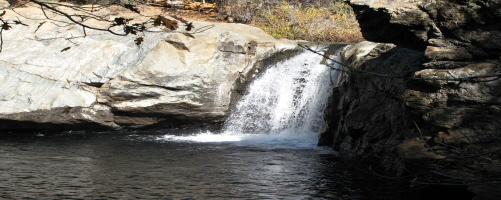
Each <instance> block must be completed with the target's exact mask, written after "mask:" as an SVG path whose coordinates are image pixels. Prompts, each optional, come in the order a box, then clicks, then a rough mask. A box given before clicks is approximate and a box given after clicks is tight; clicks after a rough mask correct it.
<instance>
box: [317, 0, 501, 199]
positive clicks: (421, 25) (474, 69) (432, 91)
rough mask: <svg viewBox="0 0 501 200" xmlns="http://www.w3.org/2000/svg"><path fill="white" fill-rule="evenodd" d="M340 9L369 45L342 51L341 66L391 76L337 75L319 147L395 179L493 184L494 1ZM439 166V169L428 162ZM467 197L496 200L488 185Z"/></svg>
mask: <svg viewBox="0 0 501 200" xmlns="http://www.w3.org/2000/svg"><path fill="white" fill-rule="evenodd" d="M350 4H351V5H352V7H353V9H354V11H355V12H356V14H357V19H358V21H359V24H360V26H361V28H362V32H363V35H364V37H365V38H366V39H367V40H369V41H371V42H363V43H359V44H356V45H353V46H351V47H350V48H349V49H347V50H346V51H345V52H344V53H343V54H342V56H343V59H344V62H345V63H346V64H347V65H349V66H351V67H354V68H357V69H362V70H366V71H370V72H375V73H379V74H384V75H390V76H392V77H385V76H367V74H364V73H362V74H359V73H358V74H357V73H355V72H354V73H348V74H344V75H343V76H341V83H340V85H339V87H338V88H337V89H335V91H334V96H333V98H332V104H331V109H330V110H329V111H328V112H329V113H330V116H331V117H332V118H331V119H330V125H329V130H328V131H327V132H326V133H324V134H322V136H321V138H320V144H321V145H331V146H333V147H334V148H335V149H336V150H338V151H340V152H342V153H344V154H345V155H350V156H354V157H364V158H372V159H374V158H379V159H376V160H378V163H380V164H381V165H382V166H384V167H386V168H387V169H393V170H394V171H396V172H397V173H402V172H403V169H404V168H405V169H407V170H410V171H413V172H416V173H429V174H432V175H434V176H435V177H436V176H438V177H440V176H441V177H442V178H444V177H446V178H451V177H454V178H455V179H453V180H455V181H463V182H464V183H472V181H471V180H475V179H477V178H480V179H479V180H483V181H486V179H482V177H489V176H490V177H500V176H501V173H499V172H500V171H501V170H500V169H501V168H500V167H499V166H500V165H499V163H500V162H499V158H500V155H499V151H498V150H499V149H501V142H500V140H499V138H500V136H501V133H500V132H499V130H500V129H501V112H500V110H501V89H499V88H500V86H501V79H500V77H501V67H500V63H501V61H500V50H501V45H500V44H501V32H500V30H501V29H500V26H501V23H500V21H499V20H498V19H499V18H500V17H501V16H500V14H501V3H500V2H499V1H495V0H482V1H480V0H456V1H429V0H408V1H391V0H384V1H383V0H371V1H368V0H367V1H366V0H352V1H350ZM372 42H379V43H372ZM479 154H482V158H480V157H479V156H478V155H479ZM374 155H376V156H375V157H374ZM475 155H476V156H475ZM484 156H485V157H484ZM447 158H450V159H449V160H448V161H449V162H447V163H449V164H448V165H447V167H444V162H438V161H439V160H447ZM460 158H465V159H460ZM482 159H486V160H489V161H486V162H480V160H482ZM452 160H454V162H452ZM433 161H437V162H433ZM437 163H438V164H437ZM479 163H483V164H482V165H480V164H479ZM433 170H435V171H433ZM432 171H433V173H431V172H432ZM480 172H481V173H480ZM432 175H430V176H432ZM449 180H450V179H449ZM477 183H479V182H477ZM497 186H499V185H497ZM469 190H471V191H473V192H475V193H477V194H478V195H477V196H476V197H475V198H477V199H495V198H496V196H497V197H499V195H500V194H499V190H498V189H494V188H492V185H482V186H478V185H476V184H475V183H473V184H471V185H470V186H469Z"/></svg>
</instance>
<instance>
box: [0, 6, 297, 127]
mask: <svg viewBox="0 0 501 200" xmlns="http://www.w3.org/2000/svg"><path fill="white" fill-rule="evenodd" d="M16 12H17V13H14V12H12V11H11V10H6V14H5V15H4V16H2V17H3V19H4V20H17V19H18V18H19V20H21V21H22V22H23V23H24V24H25V25H26V26H25V25H13V28H12V29H10V30H4V31H3V33H2V34H3V41H4V43H3V51H2V52H1V53H0V86H1V87H2V88H3V89H2V90H1V91H0V128H1V129H38V128H58V129H59V128H61V129H67V128H68V127H75V128H76V129H79V127H89V128H90V127H101V128H119V127H123V126H131V127H138V126H147V125H159V124H164V125H168V124H171V125H172V124H179V123H184V124H186V123H195V122H196V123H215V122H220V121H221V120H223V119H224V117H225V116H226V115H227V114H228V110H229V108H230V105H231V104H232V101H233V100H234V98H233V99H232V96H235V95H233V94H234V93H235V90H236V88H237V86H239V85H242V84H243V83H244V82H246V81H248V79H249V78H250V77H252V75H253V74H255V73H257V72H258V71H259V66H258V63H259V61H260V60H263V59H265V58H267V57H269V56H270V55H272V54H274V53H276V52H281V51H283V50H287V49H293V48H295V47H296V43H295V42H293V41H286V40H276V39H274V38H272V37H271V36H269V35H267V34H266V33H264V32H263V31H262V30H260V29H258V28H255V27H251V26H247V25H241V24H218V23H214V24H211V23H207V22H193V25H194V26H195V27H198V28H201V27H206V29H205V31H199V32H197V33H195V34H192V35H191V36H190V35H186V34H183V32H182V31H171V30H168V29H167V30H165V27H164V28H159V27H150V31H153V32H145V34H144V35H132V34H130V35H128V36H124V37H123V36H116V35H113V34H109V33H107V32H102V31H96V30H91V29H86V30H85V34H86V35H85V37H84V30H83V29H82V27H80V26H74V25H68V24H65V23H63V22H58V21H55V20H61V21H65V20H67V19H65V18H64V17H62V16H60V15H54V14H51V13H49V15H50V16H49V17H51V19H53V20H52V21H51V20H47V19H46V17H45V16H44V14H43V12H42V11H41V10H40V9H39V8H38V7H31V6H27V7H23V8H17V9H16ZM95 14H96V15H100V16H108V17H109V18H110V19H114V18H115V17H117V16H121V17H124V18H133V19H134V20H137V21H140V22H141V21H147V20H148V19H149V18H148V17H145V16H141V15H138V14H137V13H135V12H132V11H130V10H127V9H124V8H121V7H109V8H107V9H101V10H99V11H96V13H95ZM150 14H151V13H150ZM134 22H135V21H131V22H130V23H134ZM85 23H86V24H87V25H90V26H95V27H101V26H103V27H106V24H103V22H100V21H97V20H92V19H90V20H87V21H86V22H85ZM150 26H151V25H150ZM155 31H156V32H155ZM138 37H142V38H143V40H144V41H143V42H142V43H141V44H140V45H137V44H136V42H135V39H137V38H138ZM14 122H15V123H14ZM22 122H27V123H26V125H25V126H23V125H20V124H23V123H22ZM28 122H29V123H28Z"/></svg>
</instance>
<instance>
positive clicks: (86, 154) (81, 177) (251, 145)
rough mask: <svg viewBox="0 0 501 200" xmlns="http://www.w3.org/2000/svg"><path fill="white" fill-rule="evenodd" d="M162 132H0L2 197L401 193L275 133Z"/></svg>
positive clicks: (289, 196)
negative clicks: (195, 137) (218, 137)
mask: <svg viewBox="0 0 501 200" xmlns="http://www.w3.org/2000/svg"><path fill="white" fill-rule="evenodd" d="M165 133H166V132H157V133H151V132H150V133H138V132H136V133H123V132H122V133H106V134H89V133H87V134H77V135H53V136H30V137H17V138H16V137H14V138H13V137H0V160H1V162H0V171H1V172H2V173H0V198H1V199H21V198H36V199H68V198H73V199H83V198H87V199H110V198H116V199H133V198H138V199H404V198H402V196H401V194H400V193H390V194H387V193H379V192H380V191H389V192H395V191H399V190H400V189H399V188H395V185H396V184H394V183H388V182H387V181H386V180H380V179H377V178H375V177H373V176H371V175H369V174H365V173H361V172H358V171H356V170H353V169H351V168H350V166H349V165H348V164H346V163H343V162H340V161H337V160H336V159H337V157H336V155H335V153H334V152H332V151H330V150H328V149H325V148H317V147H315V146H310V147H307V146H308V145H307V144H309V142H308V141H307V140H306V141H302V142H303V143H301V140H299V139H297V138H296V139H294V138H293V139H291V140H290V141H289V142H292V143H294V141H296V142H298V143H299V144H296V145H292V146H291V147H285V146H284V144H280V143H277V142H273V139H271V140H268V142H266V141H267V140H265V139H256V138H251V139H250V140H245V139H242V140H241V141H222V142H196V141H186V140H185V141H179V140H173V139H165V137H164V136H163V135H164V134H165ZM188 135H190V134H188ZM178 139H179V138H178ZM282 139H283V138H282ZM276 141H278V140H276ZM273 145H277V146H276V147H273ZM378 191H379V192H378Z"/></svg>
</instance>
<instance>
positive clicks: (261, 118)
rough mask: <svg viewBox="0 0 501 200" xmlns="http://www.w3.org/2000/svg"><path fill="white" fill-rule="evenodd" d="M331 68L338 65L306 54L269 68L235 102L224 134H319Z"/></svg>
mask: <svg viewBox="0 0 501 200" xmlns="http://www.w3.org/2000/svg"><path fill="white" fill-rule="evenodd" d="M326 48H328V47H326V46H324V47H317V48H316V49H315V50H316V51H319V52H322V51H325V50H326ZM322 61H324V62H322ZM331 67H334V68H338V67H339V66H337V64H333V63H330V62H327V63H325V60H324V58H323V57H321V56H319V55H316V54H314V53H312V52H309V51H305V52H303V53H301V54H299V55H297V56H295V57H293V58H290V59H288V60H285V61H283V62H281V63H279V64H277V65H276V66H273V67H270V68H269V69H268V70H266V72H265V73H264V74H262V76H260V77H259V78H258V79H256V80H255V81H254V82H253V83H252V84H251V85H250V87H249V91H248V93H247V94H246V95H245V96H244V97H242V99H241V100H240V101H239V102H238V104H237V106H236V109H235V110H234V111H233V112H232V114H231V115H230V117H229V118H228V120H227V121H226V123H225V127H224V134H229V135H238V134H270V135H283V134H285V135H298V134H306V135H309V134H315V133H319V132H321V131H323V130H324V129H325V121H324V109H325V106H326V105H327V99H328V97H329V95H330V92H331V91H332V88H333V87H334V84H335V83H334V81H335V80H336V79H337V71H335V70H332V69H331Z"/></svg>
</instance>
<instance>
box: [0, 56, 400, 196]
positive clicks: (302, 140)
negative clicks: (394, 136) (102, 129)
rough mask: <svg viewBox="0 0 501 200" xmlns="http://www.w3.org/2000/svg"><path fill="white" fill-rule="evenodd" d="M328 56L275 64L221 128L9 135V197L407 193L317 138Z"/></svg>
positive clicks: (3, 158) (5, 175)
mask: <svg viewBox="0 0 501 200" xmlns="http://www.w3.org/2000/svg"><path fill="white" fill-rule="evenodd" d="M337 47H339V48H342V46H337ZM323 48H327V47H317V50H319V51H320V50H322V49H323ZM322 62H325V61H324V60H323V58H322V57H321V56H318V55H315V54H313V53H311V52H303V53H300V54H299V55H296V56H294V57H292V58H290V59H288V60H285V61H283V62H280V63H278V64H276V65H275V66H269V67H268V68H267V69H266V70H265V71H264V72H263V73H261V74H259V75H258V76H257V77H256V79H255V80H254V81H253V82H252V83H251V85H249V88H248V90H247V92H246V93H247V94H245V95H244V96H243V97H242V98H241V99H240V101H239V102H238V103H237V105H236V106H235V108H234V110H233V112H232V113H231V116H230V117H229V118H228V120H227V121H226V123H225V125H224V129H223V130H222V131H221V132H217V133H212V132H208V131H206V132H200V130H198V129H192V130H190V129H167V130H151V131H138V130H136V131H127V130H124V131H119V132H111V133H109V132H106V133H91V132H85V131H76V132H71V133H64V134H57V133H53V134H39V133H33V135H31V136H22V137H2V135H1V134H0V171H1V172H2V173H0V199H40V198H42V199H395V200H396V199H398V200H404V199H407V198H406V197H407V196H405V193H399V192H400V191H402V189H401V187H400V186H401V185H402V184H401V183H392V182H389V181H388V180H387V179H380V178H378V177H375V176H374V175H371V174H367V173H364V172H360V171H358V170H355V169H354V168H353V167H352V166H350V164H349V163H345V162H342V161H340V160H339V158H338V157H337V155H336V152H334V151H332V150H331V149H330V148H329V147H324V148H322V147H317V146H316V143H317V136H318V134H319V133H320V132H321V131H323V130H324V129H325V122H324V119H323V113H324V109H325V105H326V101H327V97H328V95H329V93H330V91H331V90H332V87H333V86H334V85H335V84H336V77H337V74H336V71H332V70H331V69H330V67H329V66H327V65H324V64H322ZM327 64H329V63H327ZM331 67H332V66H331Z"/></svg>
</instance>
